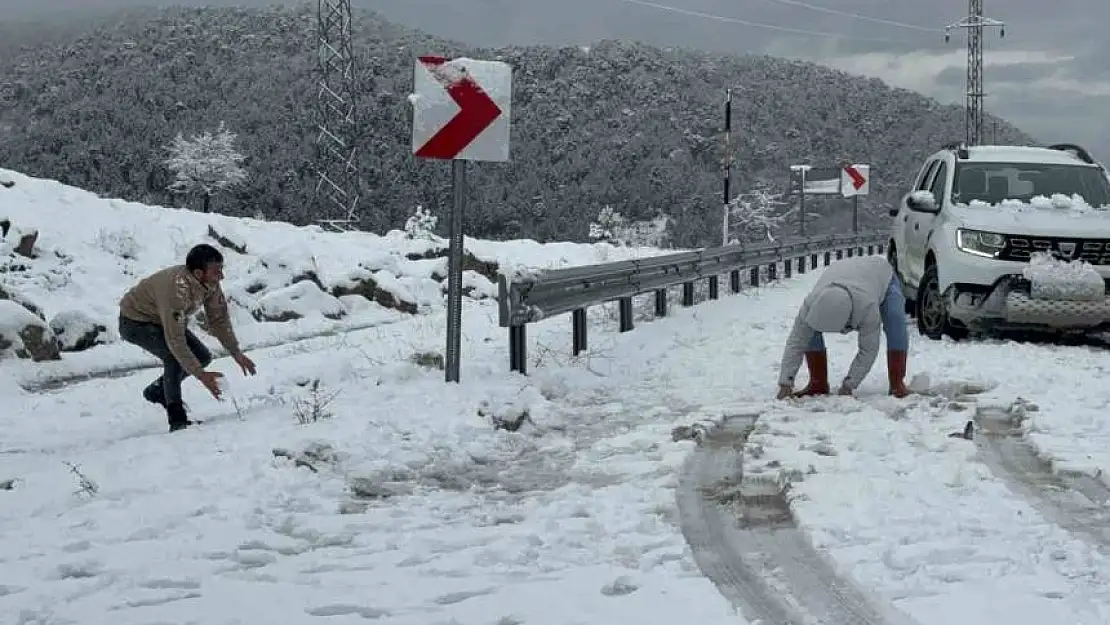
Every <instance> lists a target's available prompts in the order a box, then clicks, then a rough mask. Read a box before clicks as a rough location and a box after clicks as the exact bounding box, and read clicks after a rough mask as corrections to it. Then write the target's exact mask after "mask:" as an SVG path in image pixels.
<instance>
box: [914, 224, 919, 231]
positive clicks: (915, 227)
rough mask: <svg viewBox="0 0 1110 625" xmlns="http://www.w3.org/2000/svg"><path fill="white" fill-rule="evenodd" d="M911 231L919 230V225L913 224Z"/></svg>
mask: <svg viewBox="0 0 1110 625" xmlns="http://www.w3.org/2000/svg"><path fill="white" fill-rule="evenodd" d="M913 229H914V230H920V229H921V224H914V225H913Z"/></svg>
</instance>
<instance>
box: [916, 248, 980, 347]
mask: <svg viewBox="0 0 1110 625" xmlns="http://www.w3.org/2000/svg"><path fill="white" fill-rule="evenodd" d="M917 331H918V332H920V333H921V334H922V335H924V336H927V337H929V338H931V339H933V340H934V341H939V340H940V339H941V337H942V336H944V335H945V334H947V335H948V336H950V337H952V339H954V340H957V341H958V340H960V339H963V338H966V337H967V334H968V331H967V328H964V327H960V326H955V325H953V324H952V321H951V319H949V317H948V307H947V306H946V305H945V303H944V296H943V295H942V294H941V292H940V287H939V280H938V279H937V266H936V265H929V266H928V267H926V268H925V275H924V276H922V277H921V284H920V285H919V286H918V287H917Z"/></svg>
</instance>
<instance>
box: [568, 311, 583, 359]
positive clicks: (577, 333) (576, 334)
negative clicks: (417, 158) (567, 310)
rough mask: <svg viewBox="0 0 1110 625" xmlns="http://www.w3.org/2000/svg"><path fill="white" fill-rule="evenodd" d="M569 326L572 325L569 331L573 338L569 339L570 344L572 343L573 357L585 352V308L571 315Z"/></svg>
mask: <svg viewBox="0 0 1110 625" xmlns="http://www.w3.org/2000/svg"><path fill="white" fill-rule="evenodd" d="M571 324H572V325H573V328H572V329H571V332H572V334H573V337H572V338H571V343H573V346H572V348H571V349H572V351H573V352H574V355H575V356H577V355H578V354H581V353H582V352H584V351H586V309H585V308H579V309H577V310H575V311H574V312H573V313H571Z"/></svg>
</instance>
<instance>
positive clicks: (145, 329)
mask: <svg viewBox="0 0 1110 625" xmlns="http://www.w3.org/2000/svg"><path fill="white" fill-rule="evenodd" d="M119 334H120V338H122V339H123V340H125V341H127V342H128V343H131V344H133V345H137V346H139V347H141V348H143V349H145V350H146V351H148V352H150V353H151V354H152V355H153V356H154V357H155V358H157V359H159V360H161V361H162V375H161V376H160V377H159V378H158V379H157V380H155V381H153V382H151V383H150V386H148V387H147V388H148V389H155V388H157V385H161V386H162V393H161V395H162V397H164V398H165V401H166V404H167V405H169V404H172V403H174V402H180V401H181V383H182V382H183V381H184V380H185V378H187V377H189V374H188V373H186V371H185V369H183V368H182V367H181V363H179V362H177V359H176V358H174V357H173V354H172V353H170V348H169V345H167V344H166V335H165V334H164V333H163V331H162V326H160V325H157V324H153V323H143V322H141V321H132V320H131V319H127V318H126V317H120V319H119ZM185 339H186V341H187V342H188V344H189V349H190V350H192V352H193V354H194V355H195V356H196V357H197V360H199V361H200V364H201V366H204V367H207V366H208V364H209V363H210V362H212V352H210V351H209V350H208V348H207V347H206V346H205V345H204V343H202V342H201V341H200V339H198V338H197V337H196V335H194V334H193V333H192V332H190V331H188V330H185ZM145 394H146V393H144V395H145Z"/></svg>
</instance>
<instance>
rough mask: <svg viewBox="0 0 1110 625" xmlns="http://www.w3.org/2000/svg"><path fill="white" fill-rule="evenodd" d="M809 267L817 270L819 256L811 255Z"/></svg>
mask: <svg viewBox="0 0 1110 625" xmlns="http://www.w3.org/2000/svg"><path fill="white" fill-rule="evenodd" d="M809 266H810V267H813V268H814V269H817V254H811V255H810V257H809Z"/></svg>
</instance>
